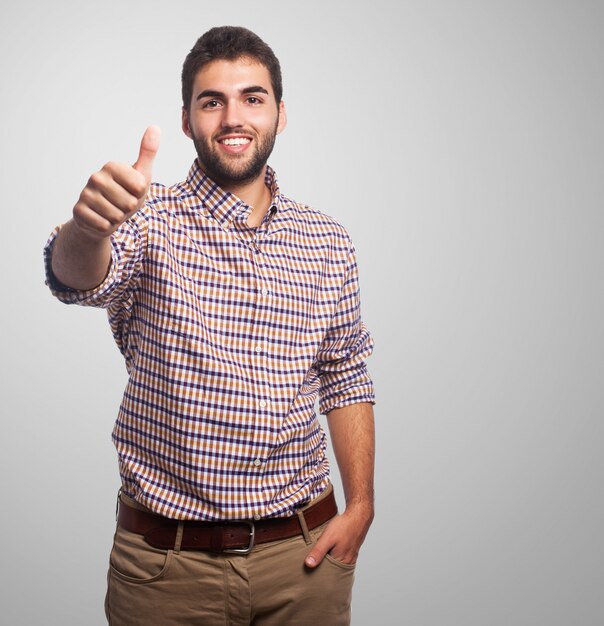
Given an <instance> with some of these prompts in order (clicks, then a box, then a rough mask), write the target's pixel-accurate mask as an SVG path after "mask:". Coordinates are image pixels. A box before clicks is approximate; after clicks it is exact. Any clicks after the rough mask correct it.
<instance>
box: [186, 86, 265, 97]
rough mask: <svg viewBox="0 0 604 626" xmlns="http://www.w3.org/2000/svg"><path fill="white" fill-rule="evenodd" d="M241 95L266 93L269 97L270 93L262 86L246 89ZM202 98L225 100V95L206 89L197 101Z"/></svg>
mask: <svg viewBox="0 0 604 626" xmlns="http://www.w3.org/2000/svg"><path fill="white" fill-rule="evenodd" d="M241 93H242V94H247V93H265V94H266V95H267V96H268V91H267V90H266V89H265V88H264V87H261V86H260V85H252V86H251V87H245V88H244V89H242V90H241ZM201 98H224V93H223V92H222V91H215V90H214V89H204V90H203V91H202V92H201V93H199V94H198V95H197V97H196V98H195V100H201Z"/></svg>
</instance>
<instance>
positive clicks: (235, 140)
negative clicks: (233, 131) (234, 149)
mask: <svg viewBox="0 0 604 626" xmlns="http://www.w3.org/2000/svg"><path fill="white" fill-rule="evenodd" d="M250 141H251V139H248V138H247V137H228V138H227V139H220V140H219V142H218V143H221V144H223V145H225V146H243V145H244V144H246V143H250Z"/></svg>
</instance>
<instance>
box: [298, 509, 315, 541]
mask: <svg viewBox="0 0 604 626" xmlns="http://www.w3.org/2000/svg"><path fill="white" fill-rule="evenodd" d="M296 514H297V516H298V521H299V522H300V528H301V529H302V534H303V535H304V541H305V542H306V545H307V546H309V545H310V544H311V543H312V539H311V537H310V532H309V531H308V525H307V524H306V518H305V517H304V511H302V510H301V509H300V510H298V511H296Z"/></svg>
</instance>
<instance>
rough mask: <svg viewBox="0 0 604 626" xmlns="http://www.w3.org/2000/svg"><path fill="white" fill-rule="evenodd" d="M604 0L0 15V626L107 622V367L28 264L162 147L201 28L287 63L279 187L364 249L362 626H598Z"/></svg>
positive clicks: (181, 169) (357, 604)
mask: <svg viewBox="0 0 604 626" xmlns="http://www.w3.org/2000/svg"><path fill="white" fill-rule="evenodd" d="M603 18H604V9H603V4H602V3H601V2H589V1H582V2H570V1H569V2H559V1H553V2H552V1H550V2H545V1H528V2H527V1H525V2H518V1H509V0H508V1H506V2H504V1H479V0H476V1H469V0H467V1H451V2H445V1H444V0H443V1H433V2H420V1H412V2H399V3H394V2H388V1H385V0H372V1H371V2H363V3H361V2H344V1H338V2H314V1H308V0H307V1H305V2H298V3H293V2H290V3H288V2H283V1H281V2H249V1H248V2H242V1H234V0H230V1H229V2H226V1H225V2H222V3H203V2H199V1H197V2H189V1H187V2H184V1H183V2H172V3H168V2H165V1H162V2H157V1H149V0H148V1H146V2H121V3H117V2H98V3H94V4H93V3H88V2H75V1H73V2H58V3H44V4H43V3H42V2H39V3H35V2H31V1H30V2H27V1H24V2H20V3H18V4H13V5H10V6H9V5H7V4H4V5H3V8H2V9H0V28H1V30H2V33H1V34H2V36H1V37H0V49H1V56H0V58H1V63H2V68H1V69H2V74H1V76H2V92H3V96H2V99H1V100H0V107H1V113H2V114H1V115H0V124H1V137H2V141H1V144H0V151H1V153H0V159H1V170H0V171H1V175H2V188H1V190H2V209H1V210H2V234H3V237H2V244H1V246H0V254H1V255H2V267H3V268H4V272H3V283H4V288H3V306H2V311H1V315H2V328H3V334H2V336H3V341H2V355H3V358H2V369H3V371H2V376H1V378H0V380H1V384H2V399H3V401H2V409H1V410H2V421H1V427H2V437H1V446H2V447H1V450H0V452H1V455H0V463H1V464H2V467H1V471H2V514H1V517H0V519H1V522H0V523H1V526H2V528H1V530H2V532H1V537H2V544H3V545H2V554H3V562H4V567H3V571H4V573H3V583H2V585H1V586H0V607H1V614H0V621H1V622H2V624H7V625H11V626H12V625H21V624H23V625H28V626H31V625H34V624H44V625H61V626H65V625H75V626H81V625H83V624H85V625H87V626H89V625H90V626H95V625H97V624H99V625H100V624H103V623H104V617H103V609H102V603H103V596H104V592H105V575H106V567H107V556H108V551H109V548H110V544H111V540H112V533H113V527H114V519H113V507H114V499H115V492H116V490H117V487H118V474H117V465H116V461H115V453H114V450H113V447H112V444H111V441H110V431H111V428H112V424H113V420H114V419H115V416H116V412H117V407H118V404H119V401H120V397H121V393H122V390H123V387H124V384H125V369H124V366H123V363H122V359H121V356H120V354H119V352H118V350H117V349H116V347H115V345H114V344H113V341H112V338H111V335H110V331H109V328H108V325H107V323H106V319H105V314H104V312H103V311H97V310H90V309H81V308H77V307H66V306H64V305H61V304H59V303H58V302H56V301H54V300H53V299H52V298H51V296H50V295H49V293H48V291H47V290H46V288H45V286H44V284H43V275H42V262H41V250H42V246H43V244H44V242H45V240H46V238H47V235H48V233H49V231H50V230H51V229H52V227H53V226H54V225H55V224H56V223H59V222H61V221H65V220H66V219H68V217H69V215H70V211H71V207H72V206H73V204H74V203H75V200H76V199H77V196H78V194H79V191H80V189H81V188H82V186H83V185H84V184H85V182H86V179H87V178H88V176H89V175H90V174H91V173H92V172H93V171H95V170H96V169H98V168H99V167H100V166H101V165H102V164H103V163H104V162H106V161H108V160H110V159H112V160H123V161H129V162H132V161H133V160H134V159H135V158H136V154H137V149H138V143H139V140H140V136H141V135H142V132H143V131H144V129H145V127H146V126H147V125H148V124H150V123H157V124H159V125H160V126H161V127H162V129H163V140H162V144H161V147H160V151H159V154H158V158H157V160H156V167H155V170H154V172H155V175H154V178H155V179H156V180H158V181H161V182H166V183H172V182H176V181H179V180H182V179H183V177H184V176H185V175H186V172H187V170H188V167H189V165H190V163H191V162H192V159H193V149H192V146H191V145H190V143H189V141H188V140H187V139H186V138H185V137H184V135H182V133H181V131H180V100H179V93H180V82H179V75H180V68H181V64H182V61H183V59H184V57H185V55H186V54H187V52H188V50H189V49H190V47H191V46H192V45H193V43H194V41H195V39H196V38H197V36H199V35H200V34H201V33H202V32H203V31H205V30H206V29H207V28H208V27H211V26H214V25H220V24H227V23H233V24H240V25H245V26H248V27H249V28H251V29H253V30H255V31H256V32H258V34H260V35H261V36H262V37H263V38H265V39H266V40H267V41H268V42H269V43H270V44H271V45H272V47H273V48H274V50H275V52H276V53H277V55H278V56H279V57H280V59H281V62H282V66H283V71H284V78H285V101H286V104H287V106H288V111H289V126H288V128H287V129H286V131H285V132H284V133H283V135H281V136H280V137H279V139H278V146H277V149H276V152H275V154H274V156H273V158H272V159H271V163H272V164H273V165H274V166H275V168H276V169H277V172H278V174H279V178H280V181H281V184H282V188H283V189H284V191H285V192H286V193H288V194H289V195H291V196H292V197H294V198H296V199H299V200H301V201H304V202H307V203H309V204H311V205H314V206H316V207H318V208H321V209H322V210H324V211H325V212H326V213H329V214H331V215H333V216H335V217H336V218H338V219H339V220H340V221H342V222H343V223H344V224H345V225H346V226H347V227H348V229H349V231H350V232H351V234H352V236H353V238H354V240H355V242H356V245H357V248H358V253H359V262H360V267H361V284H362V292H363V303H364V318H365V320H366V322H367V324H368V326H369V327H370V329H371V330H372V331H373V334H374V336H375V340H376V346H377V348H376V351H375V354H374V356H373V357H372V358H371V360H370V369H371V371H372V373H373V375H374V378H375V382H376V387H377V392H378V398H379V403H378V405H377V406H376V415H377V429H378V430H377V432H378V436H377V439H378V463H377V518H376V521H375V523H374V526H373V528H372V530H371V532H370V535H369V536H368V539H367V542H366V545H365V548H364V551H363V553H362V554H361V559H360V562H359V567H358V573H357V584H356V594H355V600H354V620H353V623H354V624H355V626H364V625H367V624H371V625H372V626H377V625H382V624H383V625H391V624H402V625H411V626H437V625H438V626H441V625H454V626H457V625H459V626H485V625H489V626H499V625H502V626H503V625H506V626H507V625H518V626H520V625H527V626H528V625H530V626H534V625H547V626H555V625H561V626H562V625H577V624H578V625H581V626H589V625H601V624H602V623H604V601H603V600H602V589H603V586H604V585H603V583H604V541H603V536H602V533H603V531H602V529H603V528H604V506H603V504H602V487H601V485H602V475H603V469H604V468H603V465H604V461H603V456H602V435H603V426H602V408H603V397H602V396H603V388H604V386H603V381H602V372H603V356H602V354H603V348H604V337H603V331H602V319H603V313H604V311H603V308H604V307H603V298H602V278H603V276H602V274H603V271H602V262H603V260H604V259H603V256H604V253H603V246H602V235H603V232H604V230H603V226H604V217H603V211H602V209H603V202H602V192H603V180H604V176H603V167H602V166H603V164H604V163H603V161H604V149H603V145H604V144H603V139H604V124H603V120H602V111H603V110H604V90H603V87H604V85H603V82H604V73H603V71H602V65H603V60H604V56H603V48H604V44H603V37H602V32H603V26H604V20H603Z"/></svg>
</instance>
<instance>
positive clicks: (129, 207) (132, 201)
mask: <svg viewBox="0 0 604 626" xmlns="http://www.w3.org/2000/svg"><path fill="white" fill-rule="evenodd" d="M138 202H139V201H138V199H137V198H128V200H126V203H125V206H124V208H125V209H126V213H134V212H135V211H136V210H137V209H138Z"/></svg>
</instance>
